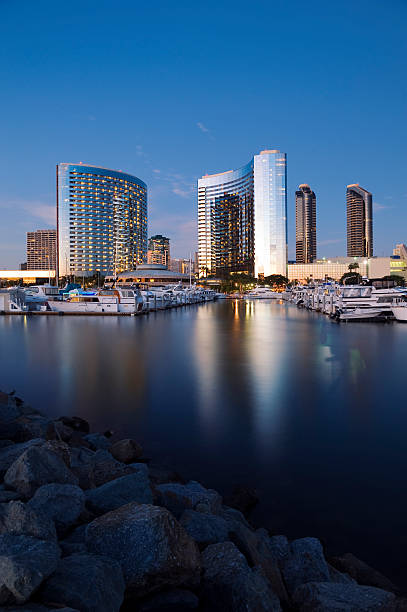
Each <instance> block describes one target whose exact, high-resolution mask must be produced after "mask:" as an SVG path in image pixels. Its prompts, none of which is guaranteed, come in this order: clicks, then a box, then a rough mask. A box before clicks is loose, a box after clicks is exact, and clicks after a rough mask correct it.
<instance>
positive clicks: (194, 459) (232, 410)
mask: <svg viewBox="0 0 407 612" xmlns="http://www.w3.org/2000/svg"><path fill="white" fill-rule="evenodd" d="M406 334H407V325H406V326H402V325H397V324H394V325H373V324H359V323H356V324H347V325H338V324H336V323H333V322H331V321H330V320H329V319H327V318H325V317H323V316H321V315H319V314H316V313H311V312H307V311H304V310H299V309H297V308H295V307H293V306H290V305H287V304H284V303H279V302H277V301H271V302H268V301H250V300H247V301H240V300H237V301H234V300H230V301H226V302H221V303H217V304H207V305H202V306H197V307H190V308H188V309H184V310H182V309H180V310H174V311H169V312H162V313H157V314H152V315H150V316H148V317H137V318H114V317H106V318H92V317H86V318H85V317H84V318H81V317H75V318H70V317H52V318H51V317H50V318H48V317H17V316H16V317H0V388H5V389H11V388H15V389H17V391H18V392H19V393H20V394H22V395H23V396H24V397H26V398H27V399H28V400H29V401H30V402H31V403H33V404H34V405H36V406H38V407H40V408H41V409H42V410H45V411H47V412H48V413H49V414H52V415H57V414H63V413H65V414H79V415H81V416H84V417H85V418H87V419H89V420H90V421H91V423H92V424H93V426H94V427H95V428H99V429H105V428H113V429H115V430H117V431H118V432H119V433H120V434H124V435H130V436H131V435H134V436H135V437H137V438H138V439H139V440H140V441H141V442H142V443H143V444H144V445H145V448H146V449H147V452H148V453H151V454H153V455H154V456H156V457H161V458H163V459H167V460H168V461H170V462H171V463H172V464H173V465H174V467H175V468H177V469H179V470H180V471H182V472H184V473H186V475H187V476H192V477H195V478H197V479H201V480H202V481H203V482H206V483H207V484H208V485H212V486H214V487H217V488H220V489H221V490H227V489H228V488H229V487H230V486H231V485H233V484H234V483H236V482H247V483H250V484H252V485H254V486H256V487H257V488H258V489H259V491H260V493H261V497H262V504H261V505H260V507H259V510H258V513H257V518H258V520H259V521H260V520H261V521H262V522H263V523H266V524H267V525H268V526H269V527H270V529H271V530H272V531H273V532H282V533H287V534H288V535H291V536H293V537H294V536H297V535H298V536H300V535H309V534H313V535H318V536H320V537H322V538H323V539H324V540H325V541H326V542H327V543H328V545H329V547H330V549H331V550H332V551H333V552H335V551H338V552H341V551H343V550H345V549H350V550H353V551H354V552H355V553H357V554H359V556H361V557H363V558H365V559H366V560H367V561H368V562H370V563H372V564H373V565H376V566H377V567H379V568H382V569H383V570H384V571H386V572H388V573H390V574H392V575H393V577H395V578H397V577H398V578H399V579H403V580H405V581H406V582H407V576H406V574H407V572H405V570H404V569H403V568H402V564H401V563H400V559H401V558H402V557H401V556H402V551H403V550H404V546H405V545H407V534H406V529H405V526H404V522H405V519H404V517H405V514H406V511H407V494H406V493H405V491H404V488H403V487H402V486H400V483H401V482H402V478H403V476H404V473H405V470H406V468H407V453H406V450H405V437H406V433H407V431H406V430H407V415H406V410H405V393H404V389H405V384H404V363H405V362H406V357H407V342H406V340H407V335H406ZM396 528H397V545H396V544H395V539H394V530H395V529H396ZM386 560H388V561H386ZM400 568H401V569H400Z"/></svg>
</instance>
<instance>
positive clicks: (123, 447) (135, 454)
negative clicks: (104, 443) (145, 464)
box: [110, 438, 143, 463]
mask: <svg viewBox="0 0 407 612" xmlns="http://www.w3.org/2000/svg"><path fill="white" fill-rule="evenodd" d="M110 452H111V453H112V455H113V457H114V458H115V459H117V461H121V462H122V463H133V462H134V461H137V459H139V458H140V457H141V455H142V454H143V449H142V447H141V446H140V444H137V442H135V441H134V440H131V439H130V438H128V439H126V440H119V441H118V442H115V443H114V444H112V446H111V447H110Z"/></svg>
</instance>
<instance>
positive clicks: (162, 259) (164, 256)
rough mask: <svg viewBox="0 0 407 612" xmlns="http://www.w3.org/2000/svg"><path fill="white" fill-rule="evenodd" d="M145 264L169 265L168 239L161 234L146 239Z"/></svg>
mask: <svg viewBox="0 0 407 612" xmlns="http://www.w3.org/2000/svg"><path fill="white" fill-rule="evenodd" d="M147 263H149V264H160V265H162V266H167V268H168V265H169V263H170V239H169V238H166V237H165V236H161V234H157V235H156V236H151V238H149V239H148V251H147Z"/></svg>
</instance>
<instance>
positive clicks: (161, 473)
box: [148, 463, 186, 485]
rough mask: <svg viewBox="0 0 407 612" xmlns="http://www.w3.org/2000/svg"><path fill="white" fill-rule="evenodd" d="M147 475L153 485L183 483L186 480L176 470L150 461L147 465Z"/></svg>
mask: <svg viewBox="0 0 407 612" xmlns="http://www.w3.org/2000/svg"><path fill="white" fill-rule="evenodd" d="M148 475H149V478H150V480H151V482H152V483H153V484H155V485H158V484H165V483H168V482H180V483H181V484H185V482H186V481H185V480H184V479H183V478H182V476H180V474H178V472H176V471H174V470H169V469H167V468H165V467H162V466H160V465H155V464H152V463H149V465H148Z"/></svg>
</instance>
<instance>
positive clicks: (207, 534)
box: [179, 510, 229, 549]
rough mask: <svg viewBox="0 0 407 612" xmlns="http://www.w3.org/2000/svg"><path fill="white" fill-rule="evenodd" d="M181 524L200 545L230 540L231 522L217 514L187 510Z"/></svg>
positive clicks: (203, 546) (204, 545) (202, 546)
mask: <svg viewBox="0 0 407 612" xmlns="http://www.w3.org/2000/svg"><path fill="white" fill-rule="evenodd" d="M179 522H180V525H182V526H183V528H184V529H185V531H186V532H187V534H188V535H189V536H190V537H191V538H192V539H193V540H195V542H196V543H197V544H198V545H199V547H200V548H201V549H202V548H205V547H206V546H208V544H216V543H217V542H226V541H227V540H229V524H228V523H227V521H225V519H223V518H222V517H220V516H216V515H215V514H202V512H196V511H195V510H185V512H183V513H182V515H181V518H180V521H179Z"/></svg>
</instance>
